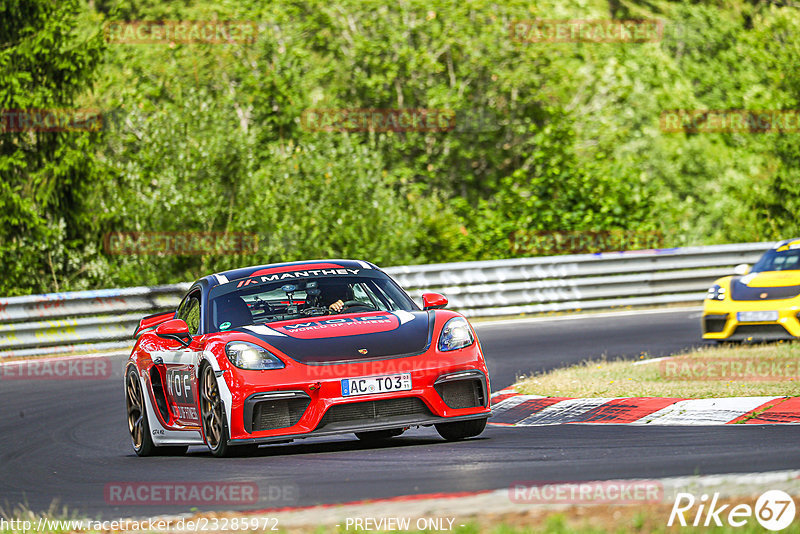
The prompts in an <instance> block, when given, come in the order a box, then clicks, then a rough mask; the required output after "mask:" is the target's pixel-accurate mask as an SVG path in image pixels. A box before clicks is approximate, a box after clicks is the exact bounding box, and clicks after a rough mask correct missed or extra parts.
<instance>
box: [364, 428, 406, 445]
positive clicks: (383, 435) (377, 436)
mask: <svg viewBox="0 0 800 534" xmlns="http://www.w3.org/2000/svg"><path fill="white" fill-rule="evenodd" d="M403 432H405V429H404V428H392V429H390V430H368V431H366V432H356V437H357V438H358V439H360V440H361V441H366V442H369V443H377V442H380V441H386V440H387V439H392V438H393V437H395V436H399V435H400V434H402V433H403Z"/></svg>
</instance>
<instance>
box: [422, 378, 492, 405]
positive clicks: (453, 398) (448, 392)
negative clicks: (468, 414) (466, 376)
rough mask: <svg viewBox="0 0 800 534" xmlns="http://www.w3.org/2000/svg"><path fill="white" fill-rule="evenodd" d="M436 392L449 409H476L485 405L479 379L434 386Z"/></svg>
mask: <svg viewBox="0 0 800 534" xmlns="http://www.w3.org/2000/svg"><path fill="white" fill-rule="evenodd" d="M434 387H435V389H436V392H437V393H438V394H439V396H440V397H441V398H442V400H443V401H444V403H445V404H447V406H448V407H450V408H456V409H458V408H477V407H479V406H484V405H485V404H486V399H484V397H483V384H482V383H481V381H480V380H479V379H471V380H455V381H453V382H442V383H440V384H436V385H435V386H434Z"/></svg>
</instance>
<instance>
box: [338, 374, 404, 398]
mask: <svg viewBox="0 0 800 534" xmlns="http://www.w3.org/2000/svg"><path fill="white" fill-rule="evenodd" d="M409 389H411V373H402V374H399V375H386V376H370V377H366V378H343V379H342V397H352V396H354V395H371V394H373V393H389V392H390V391H408V390H409Z"/></svg>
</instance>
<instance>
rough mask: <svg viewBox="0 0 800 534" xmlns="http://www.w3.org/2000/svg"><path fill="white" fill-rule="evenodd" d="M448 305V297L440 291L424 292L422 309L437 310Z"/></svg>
mask: <svg viewBox="0 0 800 534" xmlns="http://www.w3.org/2000/svg"><path fill="white" fill-rule="evenodd" d="M445 306H447V297H445V296H444V295H440V294H439V293H423V294H422V309H423V310H436V309H439V308H444V307H445Z"/></svg>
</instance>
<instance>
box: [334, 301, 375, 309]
mask: <svg viewBox="0 0 800 534" xmlns="http://www.w3.org/2000/svg"><path fill="white" fill-rule="evenodd" d="M348 308H366V311H375V310H376V308H375V307H374V306H371V305H369V304H367V303H366V302H362V301H360V300H348V301H347V302H345V303H344V305H343V306H342V311H344V310H346V309H348Z"/></svg>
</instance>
